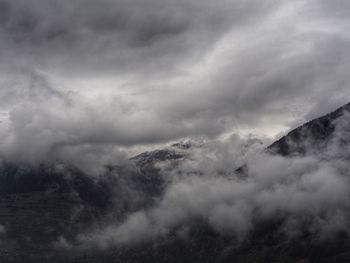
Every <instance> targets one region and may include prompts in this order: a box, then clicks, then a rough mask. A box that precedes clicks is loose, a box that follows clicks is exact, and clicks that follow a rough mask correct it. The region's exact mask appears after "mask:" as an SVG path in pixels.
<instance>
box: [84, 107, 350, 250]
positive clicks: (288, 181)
mask: <svg viewBox="0 0 350 263" xmlns="http://www.w3.org/2000/svg"><path fill="white" fill-rule="evenodd" d="M336 123H337V126H336V130H335V133H334V136H332V138H331V139H330V140H329V141H328V142H325V145H326V146H325V148H324V149H322V151H320V152H313V153H310V154H306V155H299V156H293V157H282V156H279V155H271V154H268V153H266V152H265V151H263V150H262V148H263V145H262V144H261V142H260V141H258V140H253V139H250V140H249V141H248V142H246V141H243V140H241V139H239V138H238V137H236V136H234V137H231V138H229V139H226V140H224V141H212V142H209V143H204V144H203V145H202V146H201V147H199V148H195V149H191V150H190V152H191V155H190V156H191V157H190V158H188V159H186V160H185V161H184V162H182V163H180V165H179V166H178V167H177V168H175V169H174V168H171V169H169V167H167V164H166V163H165V164H164V163H160V164H159V165H160V167H162V168H163V175H164V176H165V178H167V179H168V180H169V183H168V185H167V188H166V190H165V192H164V195H162V196H161V198H159V200H158V201H157V202H156V204H155V205H154V206H152V207H151V208H146V209H140V210H138V211H137V212H135V213H132V214H130V215H129V216H128V217H127V218H126V219H125V220H123V221H121V222H117V223H115V224H111V225H109V226H108V227H107V228H102V229H98V230H96V231H92V232H89V233H84V234H83V235H81V236H80V237H79V240H80V241H81V242H82V244H84V245H93V246H99V247H101V248H108V247H110V246H121V245H130V244H132V245H134V244H139V243H142V242H148V241H154V240H157V239H158V238H162V237H167V236H168V235H169V234H172V235H174V233H175V235H184V233H186V230H188V229H189V228H190V227H191V226H192V225H193V224H198V222H204V225H208V226H209V227H210V228H211V229H212V230H214V231H215V232H216V233H218V234H219V235H222V236H225V237H227V236H228V237H230V238H233V240H237V241H238V242H242V241H244V240H246V239H247V238H249V235H250V234H252V233H254V230H256V229H257V227H259V225H261V224H263V223H266V222H268V223H271V222H274V223H276V226H275V231H276V232H279V233H283V234H284V235H285V236H287V237H289V238H298V237H302V236H303V235H305V233H308V235H310V236H311V237H312V240H314V241H315V242H318V241H326V240H331V238H333V237H334V236H336V235H337V234H339V233H349V227H350V225H349V219H350V207H349V203H348V201H347V200H348V199H349V197H350V181H349V174H348V171H349V168H350V167H349V162H348V160H349V156H350V155H349V150H348V145H349V136H348V131H349V127H350V126H349V115H348V114H345V115H344V116H343V117H341V118H340V119H338V120H336ZM235 153H236V154H235ZM244 162H246V163H247V171H248V173H247V174H239V173H238V174H237V173H234V172H233V171H235V170H237V168H238V167H240V166H241V165H242V163H244ZM194 222H195V223H194ZM277 226H278V227H277ZM188 238H189V239H191V237H190V236H189V237H188Z"/></svg>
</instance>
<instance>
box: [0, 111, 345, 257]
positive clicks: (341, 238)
mask: <svg viewBox="0 0 350 263" xmlns="http://www.w3.org/2000/svg"><path fill="white" fill-rule="evenodd" d="M349 114H350V104H347V105H345V106H343V107H341V108H339V109H338V110H336V111H334V112H332V113H330V114H327V115H325V116H323V117H320V118H318V119H315V120H312V121H310V122H308V123H306V124H304V125H302V126H300V127H298V128H296V129H295V130H293V131H291V132H290V133H289V134H287V135H286V136H284V137H282V138H281V139H280V140H278V141H276V142H275V143H273V144H272V145H270V146H269V147H268V148H267V149H266V152H268V153H269V154H271V155H279V156H284V157H287V158H292V157H293V156H305V155H307V154H309V153H310V154H315V153H316V154H319V153H321V154H323V153H324V154H326V153H327V152H329V151H328V149H329V148H330V147H332V146H333V142H334V141H336V142H337V143H338V144H339V145H340V147H342V149H343V148H344V149H347V145H348V144H347V143H348V141H350V137H347V136H348V133H347V130H348V129H349V130H350V124H349V123H350V116H349ZM191 147H193V145H192V144H191V143H190V142H180V143H176V144H174V145H172V146H170V147H168V148H166V149H161V150H155V151H150V152H145V153H141V154H140V155H137V156H135V157H132V158H131V160H130V162H131V164H130V165H129V166H127V167H120V166H109V167H106V170H105V173H104V174H103V175H101V176H100V177H90V176H88V175H86V174H84V172H82V171H81V170H79V169H77V168H75V167H71V166H65V165H62V164H42V165H38V166H31V165H24V164H16V163H11V162H7V161H3V162H2V163H1V165H0V262H15V263H19V262H36V263H37V262H93V263H95V262H118V263H119V262H120V263H124V262H130V263H139V262H142V263H146V262H152V263H153V262H160V263H162V262H167V263H168V262H169V263H171V262H183V263H186V262H188V263H196V262H201V263H202V262H210V263H213V262H218V263H219V262H220V263H221V262H222V263H224V262H225V263H226V262H227V263H228V262H238V263H240V262H242V263H243V262H244V263H246V262H248V263H249V262H251V263H260V262H261V263H262V262H269V263H270V262H271V263H273V262H276V263H277V262H286V263H288V262H291V263H292V262H293V263H308V262H320V263H322V262H332V263H333V262H350V242H349V241H350V237H349V236H348V235H347V233H343V232H342V233H339V234H338V235H337V236H335V237H334V238H333V239H332V240H331V241H330V242H329V241H325V242H321V243H314V242H313V240H312V236H310V235H309V234H308V233H304V234H303V235H302V236H301V237H299V238H297V239H288V238H287V237H285V236H284V235H283V234H281V233H280V232H279V231H278V229H279V226H280V225H281V220H280V219H279V218H276V220H272V221H261V222H259V223H258V225H257V227H256V228H255V230H254V232H253V233H251V235H250V236H249V238H248V240H246V241H245V242H243V243H240V244H239V245H237V242H236V240H234V239H233V238H232V237H229V236H222V235H220V234H218V233H217V232H215V231H213V230H212V228H211V227H210V226H209V225H207V223H206V222H203V221H201V220H198V221H194V222H189V224H188V226H189V227H188V233H187V236H188V238H185V239H184V238H183V237H181V236H179V235H177V234H176V233H175V232H170V233H169V234H168V235H166V236H163V237H160V238H158V239H156V240H153V241H145V242H142V243H141V244H138V245H135V246H131V245H127V246H121V247H111V248H108V249H105V250H99V249H97V248H96V249H91V248H89V249H88V250H86V249H74V247H73V248H72V247H71V246H72V245H73V246H74V242H75V237H76V236H77V235H79V233H82V232H86V231H90V230H92V229H94V228H95V227H98V226H103V225H108V224H109V223H110V222H112V221H115V220H116V219H117V220H119V221H122V220H123V219H125V218H126V217H127V216H128V215H130V214H132V213H133V212H135V211H138V210H140V209H142V210H144V209H147V208H148V207H152V206H153V205H154V204H155V202H156V201H157V199H159V198H160V197H161V196H162V195H163V194H164V191H165V189H166V186H167V178H164V176H163V175H162V171H161V168H159V167H160V166H159V165H160V164H162V163H163V162H167V163H170V164H171V165H170V167H176V165H178V164H179V163H180V162H182V161H183V160H185V159H186V158H189V155H188V150H189V149H191ZM326 149H327V151H326ZM345 153H346V151H345ZM344 158H345V157H344ZM346 158H347V157H346ZM346 158H345V159H346ZM239 170H241V171H242V170H245V169H244V168H241V169H239ZM238 172H240V171H238ZM245 173H247V176H249V171H248V170H247V171H245ZM232 176H236V175H235V174H234V175H232ZM242 180H244V179H242ZM136 193H137V194H136Z"/></svg>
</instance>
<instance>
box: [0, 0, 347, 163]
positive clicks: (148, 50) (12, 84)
mask: <svg viewBox="0 0 350 263" xmlns="http://www.w3.org/2000/svg"><path fill="white" fill-rule="evenodd" d="M349 7H350V6H349V3H348V1H345V0H343V1H341V0H336V1H332V2H331V3H330V2H329V1H323V0H317V1H313V0H312V1H301V0H300V1H274V0H271V1H268V0H263V1H261V0H259V1H255V0H252V1H242V0H222V1H219V2H215V3H214V2H212V1H200V0H177V1H168V0H146V1H144V0H125V1H119V0H101V1H94V0H84V1H80V0H73V1H51V0H49V1H47V0H45V1H44V0H42V1H41V0H31V1H25V0H22V1H21V0H12V1H1V2H0V28H1V30H0V56H1V58H2V59H1V62H0V69H1V71H0V72H1V76H0V84H1V90H0V92H1V93H0V101H1V125H0V146H1V147H0V148H1V153H2V154H3V155H5V156H7V157H10V158H15V159H17V160H18V159H24V160H30V161H37V160H41V159H42V158H43V157H45V158H47V157H48V156H52V157H53V158H64V157H66V156H67V155H69V154H71V155H76V153H79V155H90V157H88V156H87V158H92V157H91V156H92V155H94V154H96V155H98V156H102V155H103V154H104V153H105V152H106V151H107V152H108V153H111V152H118V149H120V148H121V147H122V148H126V149H128V148H129V149H128V150H131V148H133V152H134V153H137V152H141V151H140V150H138V149H137V148H135V147H140V146H145V145H150V144H163V143H168V142H169V141H176V140H178V139H180V138H191V137H198V136H200V137H203V138H210V139H213V138H218V137H220V136H223V135H227V134H232V133H235V134H243V135H247V134H250V133H252V134H255V135H257V136H258V137H270V138H271V137H272V138H273V137H275V136H279V137H280V136H281V132H283V131H286V130H288V129H290V128H295V127H296V126H297V125H298V124H301V123H302V122H304V121H306V120H310V119H312V118H315V117H318V116H320V115H322V114H325V113H327V112H329V111H331V110H334V109H335V108H337V107H338V106H340V105H342V104H344V103H345V102H347V100H349V99H350V95H349V91H348V84H349V79H350V78H349V74H348V68H349V63H350V62H349V56H350V50H349V37H348V34H347V32H348V29H349V26H350V18H349V17H348V12H347V11H348V9H349ZM34 149H35V150H34ZM33 150H34V151H33ZM97 152H98V153H97ZM105 158H107V159H109V157H107V156H106V157H105ZM69 159H71V158H69Z"/></svg>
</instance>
